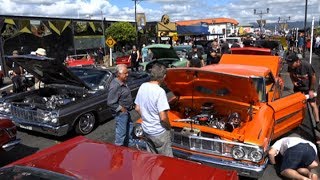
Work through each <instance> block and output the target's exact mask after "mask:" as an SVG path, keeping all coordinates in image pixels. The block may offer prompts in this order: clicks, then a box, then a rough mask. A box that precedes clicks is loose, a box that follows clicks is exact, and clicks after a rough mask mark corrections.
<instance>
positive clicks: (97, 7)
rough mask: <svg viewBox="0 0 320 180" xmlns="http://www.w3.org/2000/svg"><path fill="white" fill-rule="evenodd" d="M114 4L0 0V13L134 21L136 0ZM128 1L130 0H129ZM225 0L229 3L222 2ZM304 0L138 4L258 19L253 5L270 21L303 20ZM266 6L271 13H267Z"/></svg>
mask: <svg viewBox="0 0 320 180" xmlns="http://www.w3.org/2000/svg"><path fill="white" fill-rule="evenodd" d="M123 1H124V0H119V2H117V3H118V4H111V2H116V1H108V0H24V1H21V0H0V4H1V6H0V14H2V15H23V16H46V17H63V18H66V17H70V18H77V17H78V15H79V17H80V18H85V17H86V16H87V15H90V16H91V18H93V19H100V18H101V11H102V12H103V16H104V17H105V18H106V19H108V20H118V19H119V20H129V21H134V2H133V1H132V2H131V4H130V3H128V2H126V4H127V6H126V7H123V6H120V4H121V3H123ZM127 1H128V0H127ZM318 1H319V0H309V1H308V19H309V20H310V21H311V18H312V16H315V17H316V20H317V18H319V17H320V6H319V2H318ZM223 2H226V3H223ZM304 7H305V1H301V0H266V1H261V0H228V1H218V0H189V1H187V0H148V1H147V0H145V1H140V2H139V3H138V4H137V12H144V13H145V14H146V17H147V21H159V20H160V18H161V16H162V15H163V14H168V15H169V16H170V18H171V20H172V21H176V20H188V19H202V18H217V17H228V18H234V19H236V20H238V21H239V22H240V23H249V22H255V21H256V20H257V19H259V18H260V16H259V15H254V13H253V9H256V10H257V12H258V13H260V12H263V15H262V18H264V19H267V21H268V22H277V21H278V18H279V17H281V18H287V17H289V16H290V18H291V20H292V21H303V20H304ZM266 8H270V13H269V14H265V12H266Z"/></svg>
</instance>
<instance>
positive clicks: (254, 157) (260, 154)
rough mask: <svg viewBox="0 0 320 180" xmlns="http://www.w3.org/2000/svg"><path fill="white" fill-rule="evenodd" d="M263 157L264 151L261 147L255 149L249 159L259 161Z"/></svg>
mask: <svg viewBox="0 0 320 180" xmlns="http://www.w3.org/2000/svg"><path fill="white" fill-rule="evenodd" d="M262 158H263V152H262V150H260V149H254V150H252V151H251V152H250V153H249V159H251V160H252V161H253V162H259V161H260V160H261V159H262Z"/></svg>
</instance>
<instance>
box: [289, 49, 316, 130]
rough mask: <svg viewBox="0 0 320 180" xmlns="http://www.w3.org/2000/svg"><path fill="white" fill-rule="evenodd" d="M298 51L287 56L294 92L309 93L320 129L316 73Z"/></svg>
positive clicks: (309, 100)
mask: <svg viewBox="0 0 320 180" xmlns="http://www.w3.org/2000/svg"><path fill="white" fill-rule="evenodd" d="M301 58H302V56H301V57H299V55H297V54H296V53H291V54H289V56H288V57H287V62H288V71H289V73H290V78H291V81H292V83H293V91H294V92H299V91H300V92H302V93H304V94H308V95H309V99H308V102H309V103H310V105H311V107H312V109H313V116H314V119H315V121H316V124H317V126H316V128H317V129H318V130H320V123H319V122H320V121H319V109H318V106H317V104H316V98H315V84H316V75H315V71H314V69H313V67H312V65H311V64H310V63H308V62H307V61H302V60H301Z"/></svg>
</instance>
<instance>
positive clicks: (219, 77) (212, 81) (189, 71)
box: [165, 68, 259, 104]
mask: <svg viewBox="0 0 320 180" xmlns="http://www.w3.org/2000/svg"><path fill="white" fill-rule="evenodd" d="M165 83H166V85H167V87H168V88H169V89H170V90H171V91H172V92H173V94H174V95H175V96H179V97H180V96H190V97H191V96H194V97H204V98H212V97H217V98H223V99H228V100H234V101H238V102H245V103H250V104H252V103H258V102H259V95H258V93H257V91H256V89H255V87H254V83H253V80H252V79H251V78H250V77H248V76H240V75H233V74H228V73H223V72H216V71H213V70H205V69H202V68H170V69H168V70H167V75H166V79H165Z"/></svg>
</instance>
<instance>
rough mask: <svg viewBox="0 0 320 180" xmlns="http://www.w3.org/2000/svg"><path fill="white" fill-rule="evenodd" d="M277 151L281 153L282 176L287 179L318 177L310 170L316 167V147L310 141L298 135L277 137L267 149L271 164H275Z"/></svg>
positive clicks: (313, 178) (315, 179)
mask: <svg viewBox="0 0 320 180" xmlns="http://www.w3.org/2000/svg"><path fill="white" fill-rule="evenodd" d="M279 153H280V154H281V155H282V162H281V164H280V174H281V175H282V176H284V177H286V178H289V179H312V180H317V179H318V175H317V174H314V173H312V172H311V169H314V168H316V167H318V162H317V161H316V157H317V148H316V146H315V145H314V144H313V143H312V142H310V141H307V140H304V139H302V138H299V137H284V138H282V139H279V140H278V141H276V142H275V143H274V144H273V145H272V146H271V149H270V150H269V160H270V162H271V164H276V160H275V157H276V156H277V155H278V154H279Z"/></svg>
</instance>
